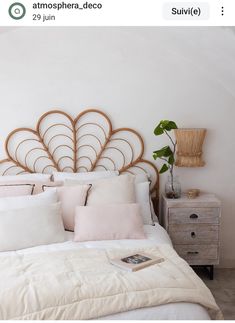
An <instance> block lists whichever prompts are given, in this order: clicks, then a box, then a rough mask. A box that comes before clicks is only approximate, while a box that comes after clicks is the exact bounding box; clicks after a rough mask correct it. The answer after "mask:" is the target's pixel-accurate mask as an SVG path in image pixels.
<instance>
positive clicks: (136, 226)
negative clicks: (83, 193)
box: [74, 204, 146, 241]
mask: <svg viewBox="0 0 235 323" xmlns="http://www.w3.org/2000/svg"><path fill="white" fill-rule="evenodd" d="M74 231H75V234H74V241H92V240H120V239H145V238H146V237H145V234H144V228H143V220H142V218H141V215H140V207H139V205H138V204H106V205H99V206H83V207H82V206H78V207H76V215H75V229H74Z"/></svg>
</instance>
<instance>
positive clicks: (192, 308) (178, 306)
mask: <svg viewBox="0 0 235 323" xmlns="http://www.w3.org/2000/svg"><path fill="white" fill-rule="evenodd" d="M144 230H145V233H146V236H147V239H146V240H106V241H89V242H79V243H78V242H73V235H74V233H73V232H66V239H67V241H65V242H63V243H56V244H51V245H43V246H38V247H33V248H28V249H23V250H18V251H10V252H0V257H1V256H4V255H14V254H22V255H23V254H29V253H41V252H53V251H59V250H71V249H78V248H102V249H109V248H145V247H154V246H158V245H160V244H168V245H172V243H171V240H170V238H169V236H168V234H167V232H166V231H165V230H164V229H163V228H162V227H161V226H160V225H159V224H158V223H155V226H152V225H145V226H144ZM99 319H103V320H108V319H109V320H124V319H126V320H177V319H181V320H190V319H194V320H209V319H210V317H209V315H208V313H207V311H206V309H205V308H203V307H202V306H200V305H198V304H192V303H171V304H166V305H161V306H156V307H149V308H141V309H136V310H132V311H128V312H123V313H118V314H114V315H109V316H106V317H101V318H99Z"/></svg>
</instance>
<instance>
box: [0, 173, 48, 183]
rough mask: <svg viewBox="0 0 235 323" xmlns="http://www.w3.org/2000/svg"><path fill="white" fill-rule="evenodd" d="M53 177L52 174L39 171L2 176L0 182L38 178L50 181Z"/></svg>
mask: <svg viewBox="0 0 235 323" xmlns="http://www.w3.org/2000/svg"><path fill="white" fill-rule="evenodd" d="M50 179H51V174H39V173H33V174H22V175H9V176H8V175H7V176H0V183H1V182H4V183H6V182H8V181H9V183H12V182H16V183H17V182H18V181H19V180H21V181H24V180H26V181H29V180H37V181H39V180H40V181H49V180H50Z"/></svg>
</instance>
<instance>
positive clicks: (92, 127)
mask: <svg viewBox="0 0 235 323" xmlns="http://www.w3.org/2000/svg"><path fill="white" fill-rule="evenodd" d="M5 150H6V154H7V158H6V159H4V160H1V161H0V174H1V175H9V174H10V175H12V174H22V173H36V172H37V173H51V172H52V171H55V170H56V171H69V172H81V171H94V170H99V169H100V170H101V169H103V170H119V172H120V173H124V172H129V173H134V174H137V173H139V172H142V173H147V174H148V176H149V178H150V179H151V191H152V193H153V194H154V195H155V196H156V200H158V193H159V174H158V170H157V168H156V166H155V165H154V164H153V163H152V162H150V161H148V160H145V159H144V158H143V155H144V141H143V139H142V137H141V136H140V135H139V134H138V132H136V131H135V130H133V129H130V128H119V129H113V127H112V123H111V121H110V119H109V117H108V116H107V115H106V114H105V113H103V112H101V111H99V110H96V109H88V110H85V111H83V112H81V113H80V114H79V115H78V116H77V117H76V118H75V119H73V118H72V117H71V116H70V115H69V114H67V113H66V112H63V111H60V110H52V111H49V112H47V113H45V114H43V115H42V116H41V118H40V119H39V121H38V123H37V125H36V129H30V128H18V129H15V130H13V131H12V132H11V133H10V134H9V135H8V137H7V139H6V142H5Z"/></svg>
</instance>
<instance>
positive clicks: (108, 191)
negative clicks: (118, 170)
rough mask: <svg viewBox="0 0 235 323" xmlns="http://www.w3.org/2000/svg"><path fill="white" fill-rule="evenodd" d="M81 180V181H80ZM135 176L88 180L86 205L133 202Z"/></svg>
mask: <svg viewBox="0 0 235 323" xmlns="http://www.w3.org/2000/svg"><path fill="white" fill-rule="evenodd" d="M82 182H83V181H82ZM134 182H135V177H134V176H133V175H129V174H125V175H120V176H116V177H113V178H106V179H100V180H95V181H90V184H92V187H91V189H90V190H89V192H88V197H87V203H86V205H89V206H94V205H103V204H129V203H135V202H136V197H135V183H134ZM77 184H81V181H74V180H66V181H65V185H77Z"/></svg>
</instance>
